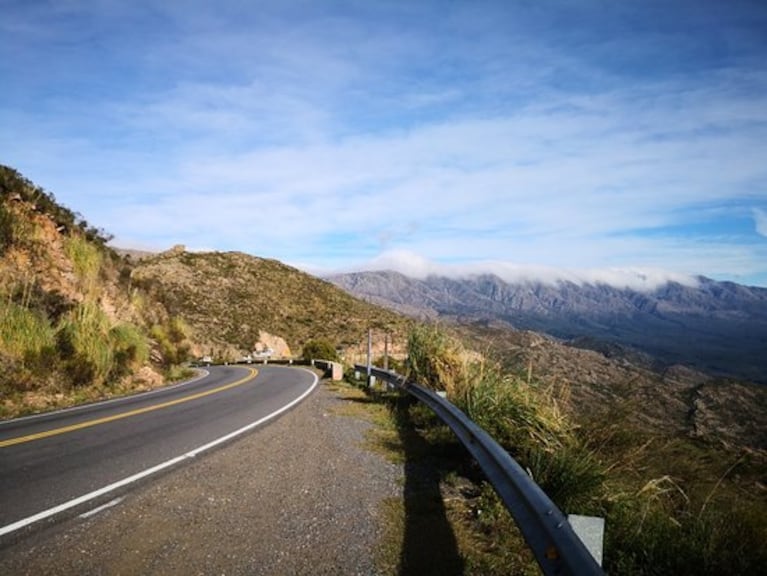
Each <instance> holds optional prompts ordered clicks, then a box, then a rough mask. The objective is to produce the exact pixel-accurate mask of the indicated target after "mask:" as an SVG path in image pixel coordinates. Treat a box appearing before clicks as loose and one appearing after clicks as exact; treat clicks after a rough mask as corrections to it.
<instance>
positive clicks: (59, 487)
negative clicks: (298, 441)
mask: <svg viewBox="0 0 767 576" xmlns="http://www.w3.org/2000/svg"><path fill="white" fill-rule="evenodd" d="M208 370H209V372H208V374H206V375H205V376H204V377H202V378H197V379H195V380H192V381H189V382H186V383H183V384H180V385H176V386H171V387H168V388H163V389H160V390H155V391H153V392H149V393H146V394H140V395H136V396H131V397H127V398H122V399H119V400H110V401H107V402H101V403H97V404H91V405H88V406H83V407H80V408H75V409H70V410H64V411H59V412H54V413H49V414H45V415H41V416H34V417H30V418H21V419H17V420H11V421H7V422H2V423H0V537H2V536H4V535H7V534H11V533H13V532H15V531H17V530H20V529H22V528H25V527H26V526H29V525H31V524H33V523H35V522H38V521H40V520H44V519H47V518H51V517H53V516H55V515H57V514H60V513H62V512H65V511H67V510H70V511H72V510H74V511H77V512H82V511H85V510H88V509H90V508H94V507H95V506H96V505H97V504H98V503H100V502H102V501H105V500H109V499H110V498H114V494H115V491H119V489H124V488H123V487H124V486H126V485H129V484H131V483H133V482H135V481H137V480H140V479H141V478H143V477H146V476H148V475H150V474H152V473H154V472H157V471H159V470H161V469H165V468H168V467H170V466H173V465H175V464H177V463H179V462H181V461H183V460H184V459H186V458H192V457H194V456H196V455H197V454H199V453H200V452H202V451H203V450H206V449H208V448H211V447H212V446H213V445H216V444H219V443H221V442H224V441H226V440H228V439H229V438H230V437H234V436H235V435H236V434H237V433H242V432H245V431H247V430H250V429H252V428H255V427H256V426H258V425H260V424H261V423H263V422H265V421H266V420H268V419H270V418H272V417H275V416H277V415H278V414H279V413H281V412H282V411H284V410H286V409H288V408H290V407H291V406H293V405H294V404H295V403H297V402H299V401H300V400H302V399H303V398H305V397H306V396H307V395H308V394H309V393H310V392H311V391H312V390H313V389H314V387H315V386H316V384H317V377H316V376H315V375H314V374H313V373H312V372H309V371H308V370H303V369H300V368H285V367H277V366H258V368H257V369H256V368H250V367H247V368H246V367H243V366H214V367H210V368H209V369H208Z"/></svg>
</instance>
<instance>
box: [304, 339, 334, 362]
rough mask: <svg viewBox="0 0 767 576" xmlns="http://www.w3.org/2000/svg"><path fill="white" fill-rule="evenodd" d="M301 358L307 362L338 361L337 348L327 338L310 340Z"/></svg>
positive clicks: (305, 345)
mask: <svg viewBox="0 0 767 576" xmlns="http://www.w3.org/2000/svg"><path fill="white" fill-rule="evenodd" d="M301 357H302V358H304V359H305V360H333V361H335V360H338V354H337V353H336V347H335V346H333V344H331V343H330V341H329V340H326V339H325V338H318V339H316V340H309V341H308V342H307V343H306V344H304V348H303V351H302V352H301Z"/></svg>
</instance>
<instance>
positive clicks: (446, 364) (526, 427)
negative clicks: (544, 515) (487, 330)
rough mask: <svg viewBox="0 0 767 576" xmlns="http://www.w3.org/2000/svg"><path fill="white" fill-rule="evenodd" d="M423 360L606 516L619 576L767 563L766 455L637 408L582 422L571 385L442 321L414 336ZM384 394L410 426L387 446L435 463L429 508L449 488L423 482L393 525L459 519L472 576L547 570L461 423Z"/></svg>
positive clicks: (611, 565) (536, 474) (563, 488)
mask: <svg viewBox="0 0 767 576" xmlns="http://www.w3.org/2000/svg"><path fill="white" fill-rule="evenodd" d="M409 359H410V363H409V373H408V374H409V377H410V378H411V379H412V380H415V381H418V382H420V383H422V384H424V385H427V386H429V387H432V388H435V389H440V390H445V391H446V392H447V394H448V398H449V399H450V400H451V401H452V402H453V403H455V404H456V405H457V406H458V407H459V408H461V409H462V410H463V411H464V412H465V413H467V414H468V415H469V417H470V418H471V419H472V420H474V421H475V422H477V423H478V424H480V425H481V426H482V427H483V428H484V429H485V430H487V431H488V432H489V433H490V434H491V435H492V436H493V437H494V438H495V439H496V440H498V441H499V442H500V443H501V444H502V445H503V446H504V447H505V448H506V449H507V450H508V451H509V452H510V454H511V455H512V456H513V457H514V458H515V459H516V460H517V461H518V462H519V463H520V464H521V465H522V466H523V467H524V468H525V469H527V470H528V472H529V473H530V474H531V476H532V477H533V478H534V479H535V481H536V482H537V483H538V484H539V485H540V486H541V487H542V488H543V489H544V491H545V492H546V493H547V494H548V495H549V496H550V497H551V498H552V500H553V501H554V502H555V503H556V504H557V505H558V506H559V507H560V509H561V510H562V511H563V512H565V513H575V514H585V515H595V516H602V517H604V518H605V519H606V541H605V551H604V566H605V569H606V571H607V572H608V573H610V574H712V575H713V574H725V573H726V574H752V573H755V572H757V571H759V570H760V569H761V567H762V566H764V563H765V562H766V561H767V550H765V548H764V546H763V543H764V542H765V541H767V497H766V495H765V490H764V485H763V484H762V482H763V481H764V472H765V469H766V468H765V459H764V454H763V453H759V452H758V451H754V450H750V449H738V448H736V447H733V446H723V445H721V444H720V443H716V442H712V441H710V440H702V439H699V438H692V437H689V436H684V435H676V436H669V435H668V434H666V433H657V432H656V431H653V430H652V429H648V428H647V427H646V426H640V425H639V424H638V423H637V421H636V420H633V419H632V418H631V417H630V416H631V415H630V413H629V411H628V410H626V406H623V407H621V406H620V405H613V406H602V407H601V413H600V412H599V410H596V411H594V412H592V414H593V416H592V417H591V418H584V417H579V416H578V414H577V413H576V411H574V410H573V409H572V407H571V406H570V405H569V403H570V399H569V397H568V394H567V391H566V390H563V389H562V388H561V387H555V386H548V385H545V384H543V383H541V382H538V381H536V380H535V379H528V378H527V377H526V375H515V374H513V373H511V372H508V371H504V370H503V369H502V368H501V367H500V365H499V364H496V363H494V362H493V361H492V360H489V359H488V358H486V357H483V356H479V355H477V354H475V353H471V352H469V351H468V350H467V349H466V348H465V346H464V345H463V344H462V343H461V341H459V340H458V339H457V338H455V337H453V336H450V335H448V334H447V333H446V332H445V331H443V330H441V329H438V328H436V327H433V326H423V327H418V328H416V329H415V330H414V331H413V332H412V334H411V335H410V338H409ZM376 397H377V398H378V399H379V400H380V401H382V402H383V403H385V404H387V405H388V406H389V407H390V413H391V422H392V423H391V424H390V428H391V429H393V430H397V431H398V433H397V434H396V435H394V434H391V433H390V435H389V436H388V437H387V436H386V435H385V434H384V435H383V436H381V437H380V438H379V440H378V443H379V445H380V446H383V447H384V448H386V449H387V450H389V451H391V450H394V453H396V454H399V457H401V458H404V459H405V461H407V460H408V459H410V460H412V462H411V464H410V466H418V465H419V464H418V462H420V463H421V464H420V465H423V464H424V463H428V465H429V466H433V467H435V469H436V476H437V478H438V482H439V485H440V487H439V489H438V491H437V493H436V497H438V498H440V500H442V501H443V502H444V504H442V505H440V506H435V505H434V503H433V502H432V503H431V504H428V503H427V502H426V501H428V500H430V499H431V500H433V499H434V498H435V493H434V490H433V489H432V491H431V493H430V492H428V491H424V489H423V485H421V490H419V489H418V488H417V487H416V488H415V489H414V492H412V493H411V494H410V496H408V492H407V490H406V502H405V504H404V508H400V507H398V506H397V505H396V504H393V505H392V509H393V512H392V513H391V514H390V522H391V524H392V527H391V528H390V529H392V530H393V531H395V532H396V531H397V530H399V531H403V530H406V527H407V526H413V525H417V524H418V523H419V522H420V523H421V524H422V525H424V526H426V525H428V523H429V518H432V520H431V521H435V520H434V517H435V516H437V517H439V516H446V517H447V518H448V519H449V521H450V523H451V525H452V530H453V532H454V536H455V538H456V540H457V548H458V550H459V552H460V554H461V556H462V559H461V561H462V565H463V569H464V570H465V572H466V573H470V574H508V573H528V572H533V573H534V572H535V570H536V569H535V567H534V561H533V560H532V558H531V556H530V554H529V552H528V551H527V550H526V546H525V544H524V542H523V541H522V539H521V536H520V534H519V532H518V531H517V530H516V528H515V526H514V522H513V520H512V519H511V518H510V517H509V515H508V513H507V512H506V510H505V508H503V505H502V504H501V503H500V500H499V499H498V498H497V497H496V496H495V494H494V492H493V491H492V489H491V488H490V487H489V486H488V485H487V484H485V483H484V482H483V480H482V475H481V472H480V471H479V470H478V469H477V468H476V466H474V465H472V464H471V462H470V461H469V458H468V456H467V455H466V453H465V451H464V450H463V449H462V447H461V446H460V445H459V444H458V443H457V440H455V439H454V438H453V436H452V434H451V433H450V431H449V430H447V428H446V427H445V426H444V425H442V424H441V423H440V422H439V421H438V420H437V419H436V417H434V416H433V415H431V414H430V412H429V411H428V409H425V408H424V407H423V406H420V405H418V404H415V403H413V402H411V401H410V400H409V399H407V398H402V397H400V396H399V395H397V394H394V395H392V394H389V393H378V394H377V395H376ZM406 468H407V466H406ZM416 486H417V485H416ZM408 498H410V502H408ZM419 516H421V518H420V520H419V519H418V517H419ZM427 538H428V536H427ZM404 560H405V558H400V559H399V562H400V565H401V563H402V562H403V561H404ZM410 561H411V562H413V561H415V562H417V558H415V559H413V558H411V559H410ZM432 573H436V572H432Z"/></svg>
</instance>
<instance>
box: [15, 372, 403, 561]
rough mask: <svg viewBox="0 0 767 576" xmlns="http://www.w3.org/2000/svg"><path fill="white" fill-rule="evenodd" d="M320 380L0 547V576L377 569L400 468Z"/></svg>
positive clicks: (339, 396) (367, 424) (346, 402)
mask: <svg viewBox="0 0 767 576" xmlns="http://www.w3.org/2000/svg"><path fill="white" fill-rule="evenodd" d="M349 404H350V400H348V399H345V398H344V397H343V395H342V394H340V393H339V392H338V391H337V389H336V388H335V387H333V386H329V385H328V384H326V383H323V384H321V385H320V386H319V387H318V388H317V390H316V391H315V392H314V393H313V394H312V395H311V396H310V397H309V398H307V399H306V400H305V401H304V402H303V403H301V404H300V405H299V406H297V407H296V408H295V409H293V410H292V411H290V412H288V413H287V414H285V415H283V416H282V417H281V418H280V419H279V420H277V421H276V422H273V423H271V424H269V425H267V426H266V427H264V428H261V429H259V430H257V431H255V432H253V433H251V434H249V435H247V436H246V437H244V438H242V439H240V440H238V441H235V442H233V443H232V444H229V445H227V446H225V447H223V448H221V449H219V450H217V451H215V452H213V453H211V454H207V455H203V456H201V457H200V458H199V459H197V460H195V461H194V462H191V463H189V464H185V465H183V466H181V467H179V468H178V469H175V470H173V471H171V472H169V473H167V474H164V475H162V476H160V477H158V478H155V479H152V480H150V481H148V482H146V483H145V484H143V485H141V486H139V487H138V488H136V489H134V490H132V491H130V492H128V493H127V494H124V495H122V496H123V500H122V501H121V502H120V503H119V504H117V505H116V506H113V507H111V508H108V509H106V510H104V511H102V512H99V513H98V514H96V515H94V516H91V517H90V518H87V519H81V518H73V519H70V520H66V521H64V522H61V523H59V524H58V525H55V526H53V527H51V528H48V529H44V530H40V531H39V532H37V533H35V534H32V535H31V536H30V537H28V538H26V539H24V540H22V541H20V542H18V543H16V544H13V545H10V546H8V547H6V548H4V549H0V573H2V574H78V575H79V574H163V575H166V574H167V575H174V574H178V575H182V574H183V575H185V576H186V575H190V574H257V575H271V574H307V575H308V574H313V575H316V574H334V575H335V574H339V575H343V574H380V573H381V572H380V570H379V569H378V568H377V567H376V550H377V549H378V548H379V547H380V546H381V538H382V537H383V517H382V514H383V512H382V507H381V503H382V502H383V501H384V500H385V499H387V498H389V499H390V498H398V497H401V496H402V484H403V469H402V466H401V465H396V464H392V463H390V462H388V461H387V460H385V459H384V458H383V457H382V456H380V455H379V454H376V453H374V452H371V451H370V450H368V449H366V448H365V446H364V443H365V434H366V431H367V430H368V429H369V428H370V426H371V424H370V422H368V421H366V420H365V419H363V418H361V417H358V416H353V415H350V414H354V413H355V412H354V411H350V410H347V409H346V407H347V406H348V405H349Z"/></svg>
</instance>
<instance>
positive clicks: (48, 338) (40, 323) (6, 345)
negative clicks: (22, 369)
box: [0, 301, 55, 361]
mask: <svg viewBox="0 0 767 576" xmlns="http://www.w3.org/2000/svg"><path fill="white" fill-rule="evenodd" d="M54 343H55V339H54V330H53V328H52V327H51V325H50V323H49V322H48V319H47V318H46V317H45V316H44V315H43V314H41V313H40V312H37V311H34V310H30V309H29V308H27V307H24V306H21V305H19V304H16V303H15V302H10V301H3V302H0V351H1V352H2V353H3V354H4V355H6V356H10V357H11V358H14V359H16V360H22V361H23V360H25V359H28V358H29V357H30V356H37V355H40V354H43V353H44V352H45V351H46V350H50V349H52V348H53V346H54Z"/></svg>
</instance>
